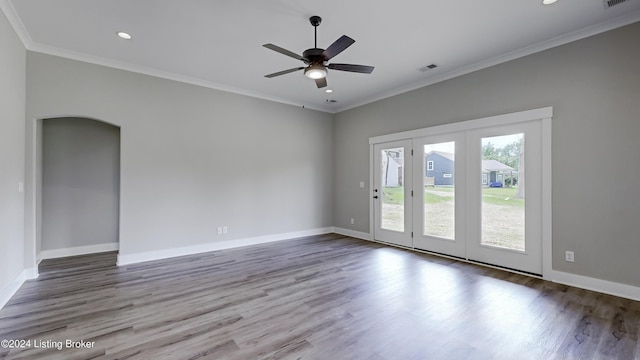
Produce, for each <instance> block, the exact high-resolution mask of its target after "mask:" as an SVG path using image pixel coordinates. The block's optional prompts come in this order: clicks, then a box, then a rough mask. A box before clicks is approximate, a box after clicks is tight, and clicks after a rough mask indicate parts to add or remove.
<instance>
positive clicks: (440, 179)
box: [424, 151, 455, 186]
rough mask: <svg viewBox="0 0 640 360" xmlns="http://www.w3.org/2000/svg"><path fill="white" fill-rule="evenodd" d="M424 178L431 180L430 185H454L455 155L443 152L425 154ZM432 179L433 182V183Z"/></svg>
mask: <svg viewBox="0 0 640 360" xmlns="http://www.w3.org/2000/svg"><path fill="white" fill-rule="evenodd" d="M424 158H425V160H424V161H425V163H424V176H426V177H427V178H428V179H429V182H428V183H427V182H425V184H429V185H434V186H435V185H453V184H454V177H453V171H454V168H455V155H454V154H452V153H448V152H442V151H431V152H429V153H426V154H425V157H424ZM431 179H432V180H433V181H432V182H431Z"/></svg>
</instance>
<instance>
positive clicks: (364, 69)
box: [327, 64, 374, 74]
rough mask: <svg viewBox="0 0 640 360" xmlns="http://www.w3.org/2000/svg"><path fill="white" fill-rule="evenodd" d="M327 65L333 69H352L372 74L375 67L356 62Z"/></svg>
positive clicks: (351, 70) (352, 70)
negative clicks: (356, 63) (355, 63)
mask: <svg viewBox="0 0 640 360" xmlns="http://www.w3.org/2000/svg"><path fill="white" fill-rule="evenodd" d="M327 67H328V68H329V69H333V70H341V71H350V72H355V73H362V74H371V73H372V72H373V69H374V67H373V66H368V65H354V64H329V65H328V66H327Z"/></svg>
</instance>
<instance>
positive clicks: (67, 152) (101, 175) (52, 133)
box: [36, 117, 120, 259]
mask: <svg viewBox="0 0 640 360" xmlns="http://www.w3.org/2000/svg"><path fill="white" fill-rule="evenodd" d="M40 128H41V140H40V149H41V154H40V155H41V171H40V173H41V178H40V184H39V185H40V186H39V188H40V192H39V193H40V201H39V203H40V204H39V205H40V206H39V214H40V217H41V219H40V236H39V244H38V245H39V246H37V247H36V248H37V252H38V254H39V256H38V257H39V258H40V259H46V258H56V257H64V256H73V255H80V254H88V253H97V252H104V251H114V250H117V249H118V246H119V208H120V128H119V127H117V126H114V125H111V124H108V123H106V122H103V121H98V120H94V119H89V118H83V117H57V118H47V119H43V120H42V122H41V126H40Z"/></svg>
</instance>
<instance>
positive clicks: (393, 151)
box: [372, 140, 413, 247]
mask: <svg viewBox="0 0 640 360" xmlns="http://www.w3.org/2000/svg"><path fill="white" fill-rule="evenodd" d="M373 149H374V150H373V151H374V174H373V184H374V186H373V194H372V198H373V206H374V207H375V210H374V223H375V229H376V230H375V238H376V240H379V241H384V242H388V243H392V244H396V245H400V246H407V247H412V246H413V242H412V238H411V232H412V231H413V229H412V228H411V226H412V221H411V220H412V219H411V210H412V209H411V194H412V179H411V173H412V164H411V140H402V141H394V142H389V143H383V144H376V145H375V146H374V147H373Z"/></svg>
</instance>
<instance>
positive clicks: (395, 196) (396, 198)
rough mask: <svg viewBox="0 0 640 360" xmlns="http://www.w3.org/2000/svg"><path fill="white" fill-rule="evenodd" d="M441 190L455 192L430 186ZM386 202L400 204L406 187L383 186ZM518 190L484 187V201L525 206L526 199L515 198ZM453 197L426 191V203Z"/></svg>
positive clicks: (449, 188) (450, 188)
mask: <svg viewBox="0 0 640 360" xmlns="http://www.w3.org/2000/svg"><path fill="white" fill-rule="evenodd" d="M430 189H434V190H437V191H441V192H453V191H454V188H453V187H439V186H436V187H435V188H430ZM382 191H383V193H384V195H383V196H384V202H385V203H386V204H395V205H400V204H402V203H403V200H404V187H402V186H399V187H385V188H383V190H382ZM516 191H518V188H515V187H505V188H482V201H483V202H486V203H490V204H495V205H504V206H514V207H524V199H515V198H514V196H515V194H516ZM452 199H453V198H452V197H450V196H440V195H437V194H433V193H429V192H427V193H425V194H424V201H425V204H437V203H440V202H445V201H451V200H452Z"/></svg>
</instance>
